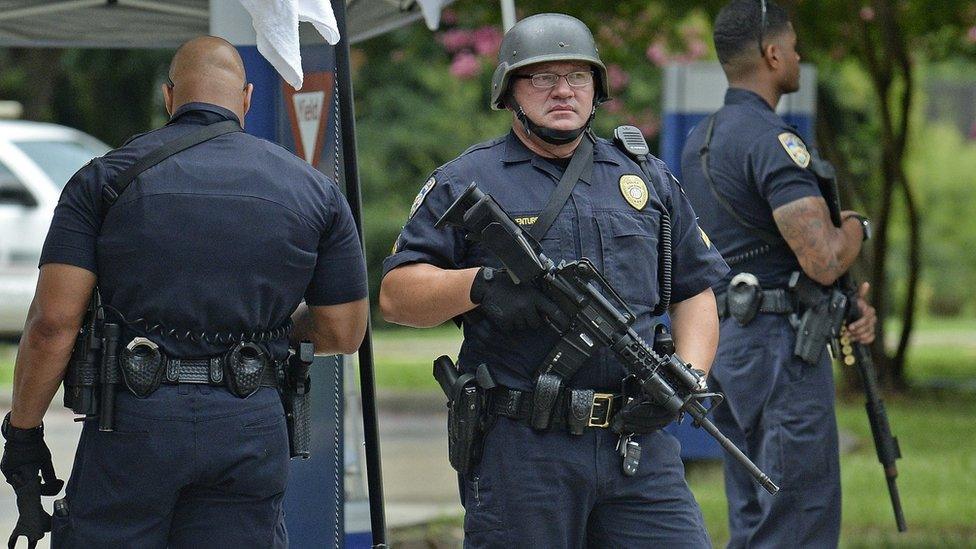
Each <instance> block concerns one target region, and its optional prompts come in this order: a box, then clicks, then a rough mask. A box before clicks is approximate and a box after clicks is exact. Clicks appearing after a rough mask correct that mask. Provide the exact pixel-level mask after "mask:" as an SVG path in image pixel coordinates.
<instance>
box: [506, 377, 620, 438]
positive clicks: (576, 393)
mask: <svg viewBox="0 0 976 549" xmlns="http://www.w3.org/2000/svg"><path fill="white" fill-rule="evenodd" d="M624 398H625V397H624V396H623V395H620V394H613V393H598V392H595V391H592V390H586V389H565V390H563V391H562V392H561V393H560V395H559V397H558V398H557V399H556V406H555V410H556V413H554V414H553V415H552V425H551V427H550V428H566V427H568V428H569V429H570V432H574V431H579V430H580V429H582V428H586V427H594V428H598V429H606V428H608V427H610V422H611V419H613V415H614V414H615V413H616V412H618V411H619V410H620V408H621V406H622V405H623V402H624ZM488 400H489V405H488V410H489V412H491V413H492V414H493V415H497V416H503V417H507V418H510V419H514V420H516V421H521V422H523V423H528V422H529V421H530V418H531V416H532V392H531V391H519V390H517V389H509V388H507V387H496V388H494V389H492V390H491V391H490V392H489V399H488Z"/></svg>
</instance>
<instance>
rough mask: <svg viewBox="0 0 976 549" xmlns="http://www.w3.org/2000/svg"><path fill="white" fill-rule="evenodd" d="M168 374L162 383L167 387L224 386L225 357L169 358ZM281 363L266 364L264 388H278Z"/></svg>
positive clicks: (167, 360)
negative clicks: (186, 384)
mask: <svg viewBox="0 0 976 549" xmlns="http://www.w3.org/2000/svg"><path fill="white" fill-rule="evenodd" d="M164 362H165V364H166V374H165V375H164V376H163V379H162V382H163V383H164V384H167V385H179V384H181V383H191V384H198V385H224V384H225V380H224V375H225V374H224V372H225V371H226V370H225V362H226V359H225V355H218V356H213V357H210V358H190V359H187V358H167V359H164ZM282 364H283V362H281V361H273V362H269V363H268V364H265V366H264V368H263V369H262V370H261V386H262V387H278V372H279V370H281V365H282Z"/></svg>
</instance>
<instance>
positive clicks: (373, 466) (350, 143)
mask: <svg viewBox="0 0 976 549" xmlns="http://www.w3.org/2000/svg"><path fill="white" fill-rule="evenodd" d="M331 2H332V11H333V13H334V14H335V18H336V26H337V27H338V29H339V37H340V38H339V43H338V44H336V46H335V62H336V86H338V91H339V127H340V131H341V132H342V160H343V170H342V173H343V179H345V183H346V199H347V200H348V201H349V206H350V208H351V209H352V215H353V218H354V220H355V222H356V228H357V229H358V230H359V240H360V244H362V245H363V248H364V250H365V239H364V236H363V215H362V212H363V208H362V195H361V194H360V190H359V168H358V165H357V159H356V117H355V108H354V106H353V92H352V71H351V69H350V66H349V34H348V31H347V30H346V2H345V0H331ZM359 383H360V391H361V394H362V397H363V398H362V400H363V438H364V439H365V443H366V486H367V491H368V492H369V522H370V526H371V529H372V533H373V547H379V548H385V547H387V545H386V516H385V510H384V506H383V474H382V472H381V470H380V438H379V429H378V427H377V418H376V385H375V381H374V376H373V340H372V323H371V322H370V323H368V324H367V326H366V337H365V338H364V339H363V343H362V345H361V346H360V347H359ZM339 503H340V502H337V504H339Z"/></svg>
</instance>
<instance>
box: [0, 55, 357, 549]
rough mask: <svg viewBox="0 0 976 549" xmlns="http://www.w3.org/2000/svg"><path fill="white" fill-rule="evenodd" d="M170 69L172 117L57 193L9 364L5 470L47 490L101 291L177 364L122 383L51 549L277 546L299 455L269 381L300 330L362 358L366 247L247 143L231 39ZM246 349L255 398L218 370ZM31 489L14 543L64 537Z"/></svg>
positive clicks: (269, 150) (125, 322)
mask: <svg viewBox="0 0 976 549" xmlns="http://www.w3.org/2000/svg"><path fill="white" fill-rule="evenodd" d="M169 76H170V80H169V82H168V83H167V84H166V85H165V86H164V89H163V93H164V97H165V103H166V110H167V112H169V113H170V114H171V118H170V121H169V123H167V124H166V126H165V127H163V128H160V129H158V130H155V131H151V132H149V133H146V134H142V135H139V136H136V137H134V138H132V139H130V140H129V141H128V142H127V143H126V144H125V145H123V146H122V147H121V148H119V149H116V150H113V151H110V152H109V153H107V154H106V155H105V156H103V157H101V158H96V159H94V160H92V161H91V162H90V163H89V164H88V165H87V166H85V167H84V168H82V169H81V170H80V171H78V173H76V174H75V175H74V177H72V178H71V180H70V181H69V182H68V183H67V185H66V186H65V188H64V192H63V194H62V196H61V200H60V202H59V204H58V206H57V209H56V211H55V215H54V219H53V221H52V224H51V229H50V231H49V233H48V236H47V240H46V242H45V245H44V248H43V252H42V255H41V260H40V265H41V266H40V277H39V280H38V284H37V292H36V295H35V297H34V301H33V303H32V304H31V307H30V312H29V315H28V319H27V323H26V326H25V328H24V334H23V337H22V339H21V344H20V350H19V353H18V355H17V362H16V368H15V373H14V397H13V404H12V410H11V412H10V414H8V415H7V418H6V420H5V421H4V425H3V427H4V428H3V434H4V436H5V438H6V439H7V443H6V447H5V451H4V456H3V462H2V464H0V468H2V470H3V473H4V475H5V476H6V478H7V479H8V481H10V482H12V483H15V482H16V483H22V482H23V481H24V480H25V479H26V480H34V481H35V482H36V479H37V477H38V472H39V471H40V472H41V473H43V478H44V480H45V483H46V484H45V485H47V484H51V485H54V486H56V482H60V481H55V475H54V469H53V466H52V465H51V456H50V452H49V451H48V449H47V447H46V445H45V443H44V440H43V426H42V425H41V420H42V418H43V416H44V412H45V410H46V409H47V407H48V405H49V403H50V402H51V399H52V397H53V396H54V393H55V391H56V390H57V389H58V385H59V384H60V383H61V379H62V377H63V376H64V372H65V365H66V363H67V362H68V359H69V355H70V354H71V351H72V344H73V342H74V341H75V336H76V335H77V334H78V331H79V326H80V325H81V324H82V317H83V315H84V313H85V310H86V305H87V304H88V302H89V298H90V296H91V295H92V290H93V288H94V287H95V285H96V283H97V286H98V289H99V291H100V294H101V299H102V303H103V305H104V308H103V310H104V314H105V318H106V322H108V321H113V322H118V323H120V325H121V327H122V328H121V329H122V338H121V341H122V343H123V345H124V344H126V343H128V344H129V345H130V346H131V345H133V343H135V345H136V346H137V347H139V346H141V347H142V351H143V352H144V353H152V352H156V351H158V352H159V356H162V357H165V358H166V360H167V362H165V365H166V366H165V370H166V371H165V375H163V374H162V373H160V374H159V375H161V376H163V379H162V380H161V381H160V382H159V383H160V385H159V386H158V387H156V388H155V390H154V391H153V390H149V391H147V394H144V395H141V396H139V397H137V396H135V395H134V394H133V393H132V392H130V390H128V389H125V388H123V389H120V390H118V391H117V394H116V395H115V424H114V430H113V431H111V432H103V431H100V430H99V428H98V427H99V425H98V424H97V422H94V421H88V422H86V423H85V425H84V428H83V431H82V435H81V440H80V442H79V446H78V450H77V453H76V456H75V461H74V467H73V469H72V473H71V478H70V480H69V482H68V486H67V491H66V497H65V499H64V500H62V501H61V503H60V504H58V505H56V510H55V516H54V520H53V543H54V546H56V547H113V546H114V547H136V546H138V547H166V546H169V547H190V546H193V547H203V546H220V547H271V546H274V547H284V546H286V545H287V536H286V533H285V529H284V524H283V515H282V498H283V495H284V489H285V484H286V477H287V472H288V459H289V449H288V441H287V432H286V425H285V417H284V413H283V410H282V403H281V399H280V397H279V395H278V392H277V391H276V387H277V385H278V383H279V382H278V380H277V376H276V371H275V370H276V369H277V368H279V367H280V364H281V361H282V360H283V359H284V358H285V357H286V356H287V353H288V346H289V337H290V338H291V340H292V342H293V343H294V342H298V341H300V340H306V339H307V340H312V341H313V343H314V345H315V350H316V352H320V353H332V354H334V353H349V352H352V351H353V350H355V349H356V348H357V347H358V345H359V343H360V341H361V340H362V337H363V334H364V331H365V324H366V311H367V305H366V299H365V296H366V281H365V274H364V260H363V254H362V250H361V247H360V244H359V240H358V238H357V233H356V229H355V226H354V224H353V220H352V217H351V213H350V210H349V207H348V205H347V203H346V201H345V199H344V198H343V196H342V194H341V193H340V191H339V189H338V188H337V187H336V185H335V183H334V182H332V181H331V180H329V179H328V178H326V177H325V176H323V175H322V174H321V173H319V172H318V171H316V170H314V169H313V168H312V167H311V166H309V165H308V164H306V163H305V162H303V161H301V160H299V159H298V158H296V157H295V156H294V155H293V154H291V153H290V152H288V151H287V150H285V149H283V148H281V147H279V146H277V145H275V144H272V143H269V142H267V141H264V140H261V139H258V138H255V137H252V136H250V135H247V134H245V133H243V132H241V131H240V126H239V125H240V124H241V122H242V121H243V119H244V114H245V113H246V112H247V110H248V107H249V104H250V100H251V94H252V91H253V86H252V85H251V84H249V83H247V81H246V79H245V74H244V66H243V63H242V61H241V58H240V56H239V55H238V53H237V51H236V50H235V49H234V47H233V46H232V45H230V44H229V43H227V42H226V41H224V40H222V39H219V38H214V37H201V38H197V39H194V40H191V41H189V42H187V43H185V44H184V45H183V46H181V47H180V48H179V49H178V50H177V52H176V54H175V55H174V57H173V61H172V64H171V66H170V72H169ZM224 121H232V123H231V124H229V125H228V124H225V125H224V127H231V126H236V130H237V131H231V132H230V133H226V134H223V135H219V136H217V137H215V138H213V139H210V140H209V141H205V142H202V143H200V144H198V145H196V146H194V147H191V148H188V149H185V150H183V151H182V152H177V153H175V154H174V155H173V156H171V157H169V158H166V159H163V160H161V161H159V162H158V163H157V164H156V165H154V166H153V167H151V168H149V169H146V170H145V171H144V172H142V174H141V175H139V176H138V177H136V178H135V179H134V180H133V182H132V183H131V185H129V187H128V188H127V189H126V190H125V191H124V192H122V193H121V194H119V195H118V196H117V198H115V200H112V197H111V194H112V193H111V192H109V191H106V190H105V189H106V187H107V186H109V185H110V184H111V183H112V182H113V181H114V180H115V179H116V178H118V177H119V176H120V174H121V173H123V172H124V171H125V170H127V169H128V168H130V167H132V166H133V165H134V164H135V163H137V162H139V161H140V160H141V159H143V158H145V157H146V156H147V155H149V154H151V152H152V151H154V150H158V149H159V148H160V147H161V145H163V144H165V143H172V142H174V140H179V139H181V138H185V137H187V136H189V135H194V134H195V133H196V132H199V131H201V128H204V127H205V126H207V125H211V124H215V123H217V124H219V123H221V122H224ZM303 298H304V303H303V304H301V305H300V303H301V302H302V300H303ZM290 318H291V319H293V320H290ZM289 331H290V334H289ZM139 338H142V339H139ZM235 349H236V351H237V352H239V354H240V355H242V356H245V357H246V358H247V360H258V364H259V365H260V366H261V368H262V369H261V370H260V372H259V373H260V384H257V383H256V382H254V383H253V385H254V386H253V387H252V389H253V392H252V393H251V394H249V395H247V394H235V393H236V392H237V390H238V389H241V388H242V387H243V384H246V383H251V382H249V381H247V379H245V378H243V377H238V376H236V375H235V370H234V368H233V363H232V362H231V361H229V360H227V359H226V357H227V354H228V352H229V351H234V350H235ZM120 351H121V352H122V353H124V351H125V349H120ZM191 359H192V360H191ZM201 359H203V360H202V362H201ZM242 360H243V359H242ZM245 362H247V361H245ZM200 363H202V364H204V367H203V372H204V373H203V377H202V378H201V377H200V375H199V373H200V372H199V370H195V369H194V368H193V367H192V366H193V365H194V364H200ZM247 363H248V364H251V363H250V362H247ZM210 364H217V365H218V368H217V369H216V370H214V369H213V367H212V366H211V367H210V369H209V371H208V366H207V365H210ZM269 374H270V375H269ZM254 379H255V380H256V379H258V378H254ZM126 381H127V382H130V381H131V384H130V385H135V386H138V384H139V383H140V382H139V380H138V379H135V378H133V379H131V380H130V379H129V378H127V379H126ZM252 381H254V380H252ZM232 382H233V383H235V384H236V385H235V387H236V389H235V390H234V392H232V390H231V389H230V388H229V387H230V384H231V383H232ZM150 389H152V388H150ZM243 396H246V397H247V398H241V397H243ZM56 487H58V488H59V486H56ZM42 491H44V492H45V493H46V494H47V495H53V494H51V493H50V492H52V491H53V492H55V493H56V492H57V490H56V489H55V490H50V489H44V488H42ZM35 492H36V490H35ZM18 495H20V492H18ZM35 497H37V500H36V501H35V502H34V503H33V504H32V505H29V506H27V507H26V508H27V510H28V511H29V512H28V513H26V514H25V513H24V509H25V508H24V507H20V509H21V520H20V522H19V523H18V527H17V528H18V529H17V531H15V535H18V534H20V535H24V536H26V537H28V539H29V540H36V539H38V538H40V537H41V536H43V533H44V530H45V529H46V528H47V529H49V528H51V526H52V525H51V523H50V521H49V520H50V519H47V517H46V516H45V515H46V514H45V513H43V511H41V510H40V503H39V496H35ZM25 515H26V516H25ZM45 519H47V521H48V522H47V524H45ZM45 527H46V528H45Z"/></svg>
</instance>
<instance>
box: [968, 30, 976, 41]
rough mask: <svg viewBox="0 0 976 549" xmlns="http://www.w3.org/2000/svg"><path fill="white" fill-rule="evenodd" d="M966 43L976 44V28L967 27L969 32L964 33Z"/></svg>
mask: <svg viewBox="0 0 976 549" xmlns="http://www.w3.org/2000/svg"><path fill="white" fill-rule="evenodd" d="M966 41H967V42H969V43H970V44H976V27H969V31H968V32H967V33H966Z"/></svg>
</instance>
